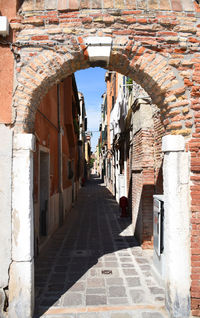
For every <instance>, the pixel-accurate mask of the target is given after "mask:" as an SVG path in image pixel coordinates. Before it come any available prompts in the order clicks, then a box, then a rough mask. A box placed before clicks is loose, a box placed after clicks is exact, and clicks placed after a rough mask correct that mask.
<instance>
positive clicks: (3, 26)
mask: <svg viewBox="0 0 200 318" xmlns="http://www.w3.org/2000/svg"><path fill="white" fill-rule="evenodd" d="M0 35H2V36H7V35H9V23H8V19H7V17H3V16H0Z"/></svg>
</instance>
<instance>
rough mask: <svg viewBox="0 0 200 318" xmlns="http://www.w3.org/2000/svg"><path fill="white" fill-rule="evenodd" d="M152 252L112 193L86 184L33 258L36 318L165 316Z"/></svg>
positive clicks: (161, 290) (143, 317)
mask: <svg viewBox="0 0 200 318" xmlns="http://www.w3.org/2000/svg"><path fill="white" fill-rule="evenodd" d="M88 198H89V200H88ZM151 254H152V253H151V252H145V251H143V250H142V249H141V247H140V246H138V243H137V241H136V240H135V238H134V237H133V233H132V228H131V218H125V219H121V218H120V217H119V207H118V204H117V203H116V201H115V199H114V197H113V196H112V195H111V193H110V192H109V191H108V190H107V189H106V188H105V187H104V186H103V185H102V184H100V182H99V180H98V179H96V180H95V179H94V180H92V181H90V182H88V184H87V185H86V186H85V187H83V188H82V189H81V190H80V192H79V197H78V200H77V202H76V203H75V205H74V207H73V208H72V210H71V211H70V213H69V215H68V218H67V219H66V223H65V224H64V225H63V227H62V228H60V229H59V230H58V231H57V232H56V233H55V234H54V236H53V237H52V239H51V240H50V242H49V243H48V244H47V245H46V247H45V249H44V250H43V251H42V253H41V255H40V256H39V258H38V259H37V261H36V264H35V286H36V313H35V318H39V317H43V318H46V317H53V318H57V317H60V318H62V317H65V318H83V317H85V318H90V317H91V318H99V317H101V318H129V316H130V317H134V318H137V317H138V318H149V317H152V318H164V317H167V315H166V313H165V312H164V311H163V308H164V290H163V288H162V287H161V286H159V284H158V282H157V281H156V280H155V279H154V276H153V275H152V270H151V267H152V255H151ZM102 306H104V307H103V308H104V309H102ZM131 306H135V307H134V309H133V308H132V307H131ZM138 306H139V307H138ZM149 310H150V311H149ZM90 311H92V312H90Z"/></svg>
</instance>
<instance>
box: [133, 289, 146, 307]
mask: <svg viewBox="0 0 200 318" xmlns="http://www.w3.org/2000/svg"><path fill="white" fill-rule="evenodd" d="M130 294H131V298H132V302H133V303H136V304H139V303H143V302H145V292H144V291H143V290H138V289H132V290H130Z"/></svg>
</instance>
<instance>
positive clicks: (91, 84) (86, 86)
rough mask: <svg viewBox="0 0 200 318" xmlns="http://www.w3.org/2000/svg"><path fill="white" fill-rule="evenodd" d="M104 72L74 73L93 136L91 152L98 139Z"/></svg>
mask: <svg viewBox="0 0 200 318" xmlns="http://www.w3.org/2000/svg"><path fill="white" fill-rule="evenodd" d="M105 72H106V70H104V69H102V68H100V67H95V68H88V69H86V70H81V71H78V72H76V73H75V77H76V84H77V87H78V91H79V92H81V93H83V95H84V98H85V106H86V113H87V117H88V130H89V131H92V135H93V136H92V140H91V145H92V151H95V148H96V145H97V142H98V137H99V132H98V131H99V124H100V114H101V103H102V98H101V96H102V94H103V93H104V92H105V91H106V83H105ZM96 131H97V132H96Z"/></svg>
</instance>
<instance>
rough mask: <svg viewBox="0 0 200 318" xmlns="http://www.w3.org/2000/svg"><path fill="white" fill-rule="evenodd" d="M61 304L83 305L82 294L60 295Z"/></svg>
mask: <svg viewBox="0 0 200 318" xmlns="http://www.w3.org/2000/svg"><path fill="white" fill-rule="evenodd" d="M62 305H63V306H79V305H83V299H82V294H80V293H67V294H65V295H64V296H63V297H62Z"/></svg>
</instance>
